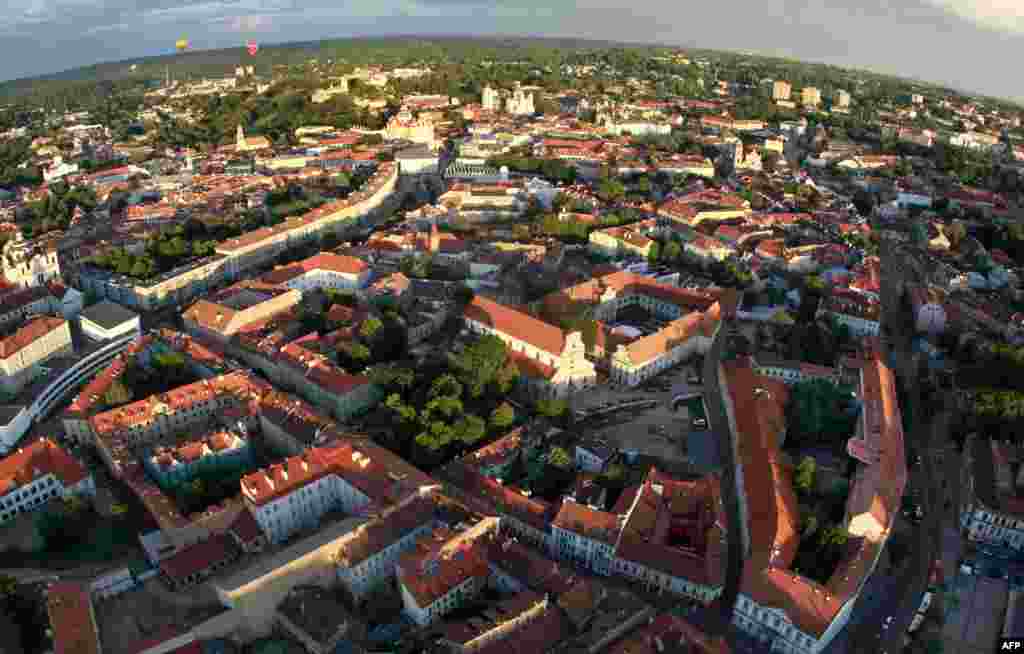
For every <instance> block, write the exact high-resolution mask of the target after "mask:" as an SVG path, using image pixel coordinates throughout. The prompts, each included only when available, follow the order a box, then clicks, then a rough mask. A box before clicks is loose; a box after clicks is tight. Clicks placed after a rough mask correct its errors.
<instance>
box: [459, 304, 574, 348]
mask: <svg viewBox="0 0 1024 654" xmlns="http://www.w3.org/2000/svg"><path fill="white" fill-rule="evenodd" d="M463 315H464V316H465V317H466V319H467V320H475V321H477V322H480V323H483V324H485V325H488V326H490V327H491V328H493V329H495V330H497V331H499V332H501V333H503V334H508V335H509V336H511V337H513V338H517V339H519V340H521V341H524V342H526V343H529V344H531V345H533V346H534V347H536V348H538V349H540V350H543V351H545V352H548V353H550V354H554V355H555V356H561V354H562V350H563V349H564V347H565V334H564V333H563V332H562V330H561V329H559V328H558V327H555V326H554V325H549V324H548V323H546V322H544V321H542V320H538V319H536V318H534V317H533V316H531V315H529V314H526V313H523V312H521V311H517V310H516V309H513V308H511V307H507V306H505V305H503V304H498V303H497V302H495V301H493V300H489V299H487V298H485V297H482V296H480V295H476V296H474V297H473V300H472V302H470V303H469V304H468V305H467V306H466V309H465V311H464V312H463Z"/></svg>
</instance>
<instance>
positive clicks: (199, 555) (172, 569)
mask: <svg viewBox="0 0 1024 654" xmlns="http://www.w3.org/2000/svg"><path fill="white" fill-rule="evenodd" d="M235 551H236V546H235V543H234V541H232V540H231V537H230V536H228V535H227V534H217V535H214V536H211V537H210V538H209V539H207V540H205V541H202V542H200V543H197V544H195V545H192V546H191V547H187V548H185V549H183V550H181V551H179V552H177V553H176V554H174V555H172V556H170V557H168V558H166V559H164V560H163V561H161V562H160V571H161V572H163V573H164V574H165V575H167V576H168V577H170V578H171V579H173V580H174V581H176V582H180V581H183V580H185V579H186V578H187V577H189V576H190V575H193V574H196V573H198V572H202V571H203V570H206V569H207V568H209V567H211V566H213V565H216V564H217V563H220V562H222V561H225V560H227V559H229V558H231V557H232V556H234V554H235Z"/></svg>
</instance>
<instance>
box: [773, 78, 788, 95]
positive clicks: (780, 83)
mask: <svg viewBox="0 0 1024 654" xmlns="http://www.w3.org/2000/svg"><path fill="white" fill-rule="evenodd" d="M792 93H793V85H792V84H790V83H789V82H787V81H785V80H781V79H777V80H775V81H774V82H773V83H772V100H789V98H790V96H791V95H792Z"/></svg>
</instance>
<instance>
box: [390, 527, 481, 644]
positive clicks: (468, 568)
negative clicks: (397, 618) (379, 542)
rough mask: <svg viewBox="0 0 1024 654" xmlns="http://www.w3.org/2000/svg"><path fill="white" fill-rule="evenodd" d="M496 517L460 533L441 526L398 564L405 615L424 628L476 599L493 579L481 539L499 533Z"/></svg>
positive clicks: (424, 538)
mask: <svg viewBox="0 0 1024 654" xmlns="http://www.w3.org/2000/svg"><path fill="white" fill-rule="evenodd" d="M497 530H498V519H497V518H484V519H483V520H481V521H480V522H478V523H477V524H476V525H474V526H473V527H470V528H469V529H466V530H465V531H461V532H454V531H452V530H450V529H447V528H444V527H439V528H437V529H435V530H434V531H433V533H430V534H428V535H426V536H424V537H422V538H421V539H420V540H419V541H418V542H417V543H416V546H415V551H413V552H411V553H410V554H407V555H406V556H404V557H402V559H401V560H400V561H399V562H398V563H397V564H396V565H395V573H396V575H397V577H398V588H399V591H400V592H401V596H402V604H403V607H404V610H405V613H406V615H408V616H409V618H411V619H412V621H413V622H415V623H416V624H417V625H419V626H421V627H423V626H426V625H428V624H431V623H432V622H435V621H436V620H438V619H440V618H441V617H443V616H444V615H446V614H448V613H450V612H451V611H453V610H454V609H456V608H459V607H460V606H463V605H464V604H465V603H466V601H467V600H470V599H472V598H474V597H475V596H476V595H477V593H479V592H480V591H481V590H483V588H484V586H486V585H487V581H488V579H489V578H490V565H489V563H488V558H487V548H486V545H485V543H484V542H481V541H482V538H483V537H484V536H488V535H492V534H496V533H497Z"/></svg>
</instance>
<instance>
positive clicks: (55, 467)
mask: <svg viewBox="0 0 1024 654" xmlns="http://www.w3.org/2000/svg"><path fill="white" fill-rule="evenodd" d="M47 474H52V475H53V476H54V477H56V478H57V479H58V480H59V481H60V482H61V483H62V484H64V486H65V487H70V486H74V485H75V484H77V483H78V482H80V481H82V480H83V479H85V478H86V477H88V476H89V472H88V471H87V470H86V469H85V467H84V466H83V465H82V464H81V463H79V462H78V461H75V460H74V459H73V458H71V455H70V454H68V453H67V452H65V451H64V450H63V449H61V447H60V446H59V445H57V444H56V443H54V442H53V441H52V440H49V439H42V438H40V439H38V440H34V441H32V442H31V443H28V444H26V445H24V446H22V447H19V448H18V449H17V450H14V451H13V452H11V453H10V454H9V455H8V456H6V457H5V458H3V459H0V495H6V494H7V493H9V492H10V491H12V490H14V489H16V488H18V487H20V486H24V485H26V484H29V483H31V482H32V481H34V480H36V479H39V478H40V477H43V476H45V475H47Z"/></svg>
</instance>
